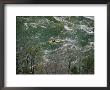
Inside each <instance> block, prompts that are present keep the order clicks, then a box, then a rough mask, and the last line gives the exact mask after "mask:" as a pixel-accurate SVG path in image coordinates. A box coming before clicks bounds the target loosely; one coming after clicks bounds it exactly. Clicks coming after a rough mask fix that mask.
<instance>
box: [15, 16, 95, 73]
mask: <svg viewBox="0 0 110 90" xmlns="http://www.w3.org/2000/svg"><path fill="white" fill-rule="evenodd" d="M16 74H94V16H16Z"/></svg>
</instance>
